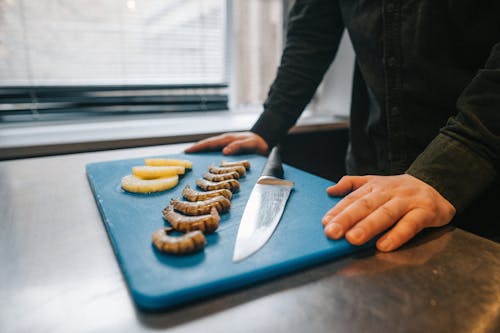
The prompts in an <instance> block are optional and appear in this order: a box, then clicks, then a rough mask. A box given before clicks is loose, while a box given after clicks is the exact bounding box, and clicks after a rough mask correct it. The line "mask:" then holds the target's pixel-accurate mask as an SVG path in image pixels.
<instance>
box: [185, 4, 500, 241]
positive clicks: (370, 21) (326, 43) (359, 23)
mask: <svg viewBox="0 0 500 333" xmlns="http://www.w3.org/2000/svg"><path fill="white" fill-rule="evenodd" d="M498 13H500V2H498V1H493V0H491V1H488V0H455V1H435V0H419V1H401V0H383V1H376V2H373V1H341V0H339V1H334V0H309V1H304V0H297V1H296V2H295V3H294V5H293V7H292V8H291V11H290V14H289V21H288V28H287V38H286V45H285V48H284V51H283V54H282V58H281V63H280V66H279V68H278V72H277V75H276V78H275V80H274V82H273V84H272V85H271V87H270V90H269V94H268V96H267V99H266V101H265V102H264V110H263V112H262V114H261V115H260V117H259V118H258V120H257V121H256V123H255V124H254V125H253V127H252V128H251V130H250V131H248V132H239V133H226V134H223V135H219V136H215V137H211V138H208V139H205V140H201V141H199V142H197V143H195V144H194V145H192V146H191V147H189V148H188V149H186V152H188V153H190V152H197V151H201V150H206V149H222V152H223V153H224V154H237V153H241V152H256V153H260V154H266V153H267V152H268V151H269V149H270V148H271V147H273V146H274V145H276V144H277V143H279V142H280V141H281V140H282V139H283V138H284V137H285V136H286V134H287V131H288V130H289V129H290V128H291V127H292V126H293V125H294V123H295V122H296V120H297V119H298V117H299V116H300V114H301V112H302V111H303V109H304V108H305V107H306V105H307V104H308V102H309V101H310V99H311V98H312V96H313V94H314V92H315V90H316V88H317V86H318V85H319V83H320V82H321V80H322V78H323V75H324V73H325V72H326V70H327V69H328V67H329V66H330V64H331V63H332V61H333V59H334V57H335V54H336V51H337V48H338V45H339V41H340V38H341V35H342V33H343V31H344V28H345V29H347V31H348V33H349V36H350V39H351V41H352V45H353V48H354V51H355V55H356V65H355V69H354V79H353V96H352V103H351V115H350V129H349V130H350V136H349V138H350V141H349V146H348V150H347V156H346V171H347V174H348V175H347V176H344V177H343V178H341V179H340V180H339V181H338V183H337V184H335V185H334V186H331V187H329V188H328V189H327V193H328V194H329V195H332V196H343V195H345V197H344V198H343V199H342V200H341V201H340V202H339V203H338V204H337V205H335V206H334V207H332V208H331V209H330V210H329V211H327V212H325V215H324V217H323V219H322V223H323V225H324V231H325V234H326V236H328V237H329V238H332V239H339V238H341V237H345V238H346V239H347V240H348V241H349V242H350V243H352V244H355V245H361V244H364V243H366V242H367V241H369V240H371V239H373V238H374V237H378V239H377V241H376V247H377V248H378V249H379V250H380V251H392V250H394V249H397V248H399V247H400V246H401V245H403V244H404V243H406V242H407V241H408V240H410V239H411V238H413V237H414V236H415V235H416V234H417V233H419V232H420V231H421V230H422V229H424V228H428V227H437V226H443V225H446V224H448V223H450V222H452V221H453V222H454V223H455V224H456V225H458V226H463V227H464V228H465V229H467V228H469V229H467V230H471V231H476V232H477V233H478V234H482V235H488V233H491V232H498V229H499V228H498V226H499V223H500V216H499V214H498V209H497V208H496V206H495V203H496V205H498V203H500V202H499V198H500V195H499V194H500V192H499V190H498V189H499V188H500V186H498V185H499V177H498V176H499V164H500V163H499V156H500V43H499V42H500V20H499V19H498ZM488 214H490V215H488ZM491 214H496V215H494V217H493V218H491V219H489V218H488V216H490V217H491V216H492V215H491ZM460 217H462V218H463V219H460ZM318 223H319V222H318Z"/></svg>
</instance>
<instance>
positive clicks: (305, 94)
mask: <svg viewBox="0 0 500 333" xmlns="http://www.w3.org/2000/svg"><path fill="white" fill-rule="evenodd" d="M343 29H344V26H343V21H342V18H341V15H340V10H339V8H338V4H337V1H332V0H316V1H300V0H298V1H296V3H295V5H294V7H293V8H292V10H291V12H290V15H289V24H288V30H287V41H286V46H285V49H284V51H283V55H282V58H281V63H280V66H279V68H278V73H277V76H276V79H275V80H274V82H273V84H272V86H271V88H270V90H269V93H268V96H267V99H266V101H265V103H264V112H263V113H262V115H261V116H260V118H259V119H258V120H257V122H256V123H255V124H254V126H253V127H252V129H251V130H252V131H253V132H255V133H257V134H259V135H260V136H261V137H263V138H264V140H266V142H267V143H268V144H269V146H274V145H275V144H276V143H277V142H279V141H280V140H281V139H282V138H283V137H284V136H285V135H286V133H287V132H288V130H289V129H290V128H291V127H292V126H293V125H294V124H295V122H296V121H297V118H298V117H299V116H300V114H301V113H302V111H303V110H304V108H305V106H306V105H307V103H309V101H310V100H311V98H312V96H313V94H314V92H315V91H316V89H317V87H318V85H319V83H320V82H321V80H322V78H323V75H324V74H325V72H326V70H327V69H328V66H329V65H330V63H331V62H332V60H333V58H334V57H335V54H336V51H337V48H338V44H339V41H340V38H341V36H342V32H343Z"/></svg>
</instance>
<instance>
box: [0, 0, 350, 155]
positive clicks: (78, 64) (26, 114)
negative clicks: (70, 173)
mask: <svg viewBox="0 0 500 333" xmlns="http://www.w3.org/2000/svg"><path fill="white" fill-rule="evenodd" d="M292 4H293V0H107V1H98V0H0V131H1V132H0V149H2V148H5V149H7V148H8V149H11V150H12V149H16V148H18V149H20V148H23V147H27V146H29V145H30V143H29V141H30V138H31V141H33V140H35V141H40V140H42V139H41V138H40V137H39V136H40V135H41V133H49V134H50V143H51V144H53V145H56V144H57V143H58V141H57V140H60V143H61V144H64V143H65V142H67V141H68V140H69V139H68V136H66V137H65V136H64V135H62V136H61V135H60V136H59V139H58V138H57V135H56V134H57V133H56V132H57V131H56V129H58V131H59V132H67V131H68V129H69V128H72V127H71V126H74V125H75V124H76V125H78V127H74V128H72V130H71V132H72V133H73V134H75V133H76V134H75V135H74V136H73V137H72V141H73V143H78V142H79V141H81V142H83V141H85V140H87V141H88V140H90V139H85V135H86V136H89V135H93V136H94V137H95V138H97V137H99V136H100V135H102V131H100V134H99V133H97V134H96V133H95V131H96V129H97V130H99V128H100V127H99V126H102V123H106V124H107V125H106V126H105V128H106V129H107V128H115V127H116V126H118V128H119V127H120V126H123V124H124V122H127V121H135V124H137V120H138V119H140V120H141V121H143V122H141V124H143V125H141V126H147V120H148V119H149V120H154V122H157V121H158V120H161V121H167V120H169V121H170V122H172V121H174V123H175V124H176V125H175V126H176V128H177V129H179V128H184V130H183V131H182V133H180V134H178V133H177V134H176V132H175V131H174V132H175V133H173V134H172V135H171V136H173V135H177V136H178V137H180V136H181V134H182V135H186V134H190V133H191V134H195V133H202V132H203V133H208V132H210V133H214V132H223V131H228V130H242V129H247V128H249V127H250V126H251V125H252V123H253V121H255V119H256V117H257V116H258V113H259V112H260V110H261V105H262V102H263V101H264V99H265V97H266V95H267V91H268V89H269V86H270V84H271V82H272V80H273V79H274V76H275V74H276V68H277V66H278V65H279V59H280V55H281V50H282V48H283V45H284V40H285V38H286V37H285V27H286V17H287V13H288V11H289V9H290V7H291V6H292ZM344 37H345V38H344V39H343V40H342V46H341V48H340V51H339V53H338V56H337V59H336V63H337V65H334V66H332V67H331V68H330V71H329V73H328V74H327V76H326V78H325V80H324V82H323V83H322V85H321V86H320V87H319V89H318V91H317V94H316V96H315V97H314V99H313V101H312V102H311V103H310V105H309V106H308V111H307V112H306V113H305V116H304V117H303V118H308V119H316V121H320V122H332V121H336V119H345V118H346V117H347V115H348V109H349V105H350V89H351V76H352V69H353V61H354V57H353V52H352V48H351V46H350V42H349V39H348V38H347V37H346V36H344ZM221 114H222V117H224V119H233V120H234V124H235V126H233V127H231V122H230V123H228V124H226V125H227V126H228V127H227V128H221V126H222V125H223V124H220V122H219V128H212V129H207V128H206V127H207V126H208V125H207V124H209V123H210V121H208V120H207V122H204V123H200V122H196V121H194V120H193V118H196V119H199V118H200V117H205V118H207V119H208V118H209V117H217V116H219V117H220V116H221ZM236 116H238V117H239V118H235V117H236ZM186 117H187V118H186ZM176 119H177V122H175V121H176ZM179 119H187V120H186V121H184V120H183V121H181V122H179ZM213 119H215V118H213ZM144 121H146V122H144ZM111 123H113V124H114V125H113V126H112V125H110V124H111ZM150 123H151V121H150ZM217 123H218V122H217V121H215V122H214V126H215V127H217V125H215V124H217ZM85 124H92V126H93V128H94V133H93V132H92V131H90V130H89V129H88V128H85ZM120 124H121V125H120ZM131 124H132V123H128V125H130V126H132V125H131ZM144 124H146V125H144ZM115 125H116V126H115ZM128 125H127V126H128ZM166 125H168V124H166ZM54 126H55V127H54ZM162 130H163V133H162V132H161V131H162ZM121 132H123V131H121ZM164 132H165V127H163V129H158V130H157V132H155V131H154V130H153V131H151V132H150V133H148V132H147V131H146V132H144V131H143V130H141V129H140V128H139V129H137V133H142V135H139V134H137V135H135V134H133V133H134V131H133V130H131V131H128V133H129V136H130V135H132V136H134V137H135V139H137V138H139V137H146V136H148V135H149V136H150V137H162V138H165V137H166V136H167V134H165V133H164ZM78 133H81V136H79V135H78ZM109 133H111V132H108V135H111V134H109ZM84 134H85V135H84ZM121 135H122V136H123V133H122V134H121ZM119 136H120V135H118V136H117V137H115V139H116V140H120V137H119ZM189 138H190V139H192V138H193V137H189ZM107 139H109V138H107ZM47 140H48V139H47ZM103 140H104V139H103ZM42 141H43V140H42ZM158 143H164V142H158ZM138 144H139V143H138ZM31 145H34V143H31ZM129 145H130V143H129ZM81 147H82V150H88V147H87V148H86V149H84V148H83V146H81ZM2 152H4V153H5V152H7V151H6V150H0V154H2ZM21 155H22V154H21ZM6 156H7V155H4V156H1V155H0V158H2V157H6ZM9 156H10V155H9Z"/></svg>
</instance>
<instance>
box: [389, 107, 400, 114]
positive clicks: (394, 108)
mask: <svg viewBox="0 0 500 333" xmlns="http://www.w3.org/2000/svg"><path fill="white" fill-rule="evenodd" d="M398 114H399V108H398V107H397V106H393V107H392V108H391V116H397V115H398Z"/></svg>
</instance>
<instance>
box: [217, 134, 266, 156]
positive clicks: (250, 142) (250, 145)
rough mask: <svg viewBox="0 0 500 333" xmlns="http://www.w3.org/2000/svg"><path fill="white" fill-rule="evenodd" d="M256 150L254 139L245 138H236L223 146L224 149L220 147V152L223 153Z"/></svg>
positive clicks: (229, 153)
mask: <svg viewBox="0 0 500 333" xmlns="http://www.w3.org/2000/svg"><path fill="white" fill-rule="evenodd" d="M257 150H258V146H257V142H256V141H255V139H254V138H247V139H242V140H236V141H233V142H231V143H229V144H228V145H227V146H226V147H224V149H222V153H223V154H225V155H231V154H239V153H249V152H255V151H257Z"/></svg>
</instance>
